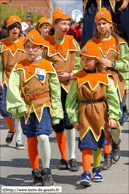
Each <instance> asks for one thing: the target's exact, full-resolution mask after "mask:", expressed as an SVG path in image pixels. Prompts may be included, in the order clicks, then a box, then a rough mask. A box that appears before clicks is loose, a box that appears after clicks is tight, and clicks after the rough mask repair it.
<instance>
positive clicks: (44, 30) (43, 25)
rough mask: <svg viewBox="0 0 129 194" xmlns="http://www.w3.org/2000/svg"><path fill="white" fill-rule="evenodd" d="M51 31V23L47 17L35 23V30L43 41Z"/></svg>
mask: <svg viewBox="0 0 129 194" xmlns="http://www.w3.org/2000/svg"><path fill="white" fill-rule="evenodd" d="M50 29H51V23H50V22H49V21H48V18H47V17H41V18H40V19H39V21H38V23H37V26H36V30H37V31H38V32H39V33H40V34H41V36H42V38H43V39H45V38H47V36H48V35H49V31H50Z"/></svg>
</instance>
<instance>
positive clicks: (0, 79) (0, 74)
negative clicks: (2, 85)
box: [0, 44, 3, 82]
mask: <svg viewBox="0 0 129 194" xmlns="http://www.w3.org/2000/svg"><path fill="white" fill-rule="evenodd" d="M1 48H2V45H1V44H0V81H1V82H2V80H3V65H2V61H1Z"/></svg>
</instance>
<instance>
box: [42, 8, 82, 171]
mask: <svg viewBox="0 0 129 194" xmlns="http://www.w3.org/2000/svg"><path fill="white" fill-rule="evenodd" d="M70 20H71V18H70V16H69V15H67V14H66V13H65V12H64V11H62V10H61V9H59V8H57V9H55V11H54V13H53V24H52V26H53V29H52V30H53V31H54V35H51V36H49V37H47V38H46V39H45V40H46V41H47V42H46V44H45V45H44V57H45V59H47V60H49V61H51V62H53V63H54V68H55V70H56V73H57V75H58V79H59V82H60V86H61V101H62V106H63V110H64V118H63V119H62V120H61V121H60V124H59V125H56V126H53V128H54V130H55V132H56V140H57V143H58V147H59V150H60V153H61V160H60V162H59V169H60V170H63V169H68V157H67V153H66V139H67V143H68V149H69V164H70V170H71V171H77V170H78V168H79V167H78V164H77V161H76V157H75V129H74V128H73V125H72V124H71V123H70V121H69V119H68V116H67V113H66V110H65V101H66V97H67V93H68V90H69V87H70V84H71V80H70V79H71V76H72V74H73V73H75V72H77V71H79V70H80V58H79V53H80V47H79V45H78V43H77V42H76V41H75V39H74V38H73V36H70V35H66V33H67V32H68V30H69V26H70ZM50 33H51V32H50ZM65 129H66V130H65ZM65 132H66V133H65ZM65 134H66V137H65Z"/></svg>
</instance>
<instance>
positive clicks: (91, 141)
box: [78, 130, 107, 151]
mask: <svg viewBox="0 0 129 194" xmlns="http://www.w3.org/2000/svg"><path fill="white" fill-rule="evenodd" d="M106 144H107V139H106V135H105V133H104V131H103V130H102V133H101V136H100V139H99V141H98V142H97V141H96V140H95V138H94V136H93V134H92V132H91V131H90V130H89V131H88V133H87V134H86V136H85V137H84V138H83V139H82V141H81V140H80V138H79V142H78V148H79V149H80V150H81V151H82V150H83V149H85V148H91V149H92V150H97V149H98V148H104V147H105V145H106Z"/></svg>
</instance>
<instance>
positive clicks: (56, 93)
mask: <svg viewBox="0 0 129 194" xmlns="http://www.w3.org/2000/svg"><path fill="white" fill-rule="evenodd" d="M49 85H50V96H51V102H52V110H53V111H54V112H55V114H56V116H55V117H53V116H52V115H51V119H52V123H56V124H58V123H59V122H60V120H61V119H63V116H64V115H63V109H62V103H61V90H60V84H59V80H58V77H57V74H52V73H51V74H50V76H49Z"/></svg>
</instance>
